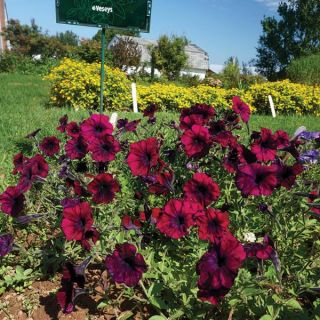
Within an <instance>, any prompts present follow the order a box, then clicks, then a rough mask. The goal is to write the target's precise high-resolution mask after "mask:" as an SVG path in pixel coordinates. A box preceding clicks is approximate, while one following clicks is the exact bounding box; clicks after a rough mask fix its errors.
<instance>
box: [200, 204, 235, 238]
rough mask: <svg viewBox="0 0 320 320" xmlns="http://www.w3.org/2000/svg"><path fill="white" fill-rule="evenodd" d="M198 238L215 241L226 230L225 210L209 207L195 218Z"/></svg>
mask: <svg viewBox="0 0 320 320" xmlns="http://www.w3.org/2000/svg"><path fill="white" fill-rule="evenodd" d="M197 225H198V226H199V230H198V231H199V238H200V239H201V240H209V241H210V242H215V241H216V240H218V239H219V238H221V237H222V236H224V235H225V234H226V233H227V231H228V225H229V216H228V213H227V212H222V211H220V210H217V209H212V208H209V209H207V210H206V211H205V212H204V214H203V215H199V216H198V218H197Z"/></svg>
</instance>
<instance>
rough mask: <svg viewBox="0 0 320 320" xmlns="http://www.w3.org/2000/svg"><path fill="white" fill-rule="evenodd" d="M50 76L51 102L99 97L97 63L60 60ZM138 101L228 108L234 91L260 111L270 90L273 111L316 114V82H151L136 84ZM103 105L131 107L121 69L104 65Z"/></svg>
mask: <svg viewBox="0 0 320 320" xmlns="http://www.w3.org/2000/svg"><path fill="white" fill-rule="evenodd" d="M46 79H49V80H50V81H52V88H51V102H52V103H53V104H54V105H56V106H71V107H73V108H75V109H84V108H92V109H96V110H97V109H98V107H99V97H100V64H99V63H91V64H89V63H86V62H79V61H74V60H71V59H67V58H66V59H63V60H62V62H61V64H60V65H59V66H58V67H56V68H54V69H52V71H51V73H50V74H49V75H48V76H47V77H46ZM137 89H138V105H139V109H140V110H144V109H145V108H146V107H147V106H148V105H149V104H150V103H155V104H157V105H158V106H159V108H160V110H163V111H165V110H171V111H174V110H176V111H177V110H179V109H181V108H186V107H190V106H191V105H192V104H195V103H206V104H210V105H213V106H214V107H216V108H223V109H225V108H229V107H230V106H231V105H232V97H233V96H235V95H238V96H240V97H241V99H242V100H244V101H245V102H246V103H247V104H248V105H249V106H250V107H251V109H252V111H256V112H258V113H267V114H269V113H270V106H269V101H268V95H271V96H272V98H273V101H274V104H275V108H276V111H277V113H280V114H287V113H288V114H289V113H290V114H313V115H318V116H320V87H319V86H315V87H313V86H308V85H303V84H297V83H291V82H290V81H289V80H284V81H278V82H265V83H261V84H254V85H252V86H251V87H250V88H249V89H248V90H246V91H244V90H240V89H229V90H226V89H223V88H219V87H217V88H215V87H210V86H208V85H199V86H197V87H190V88H185V87H179V86H177V85H175V84H161V83H155V84H152V85H150V86H140V85H138V86H137ZM104 94H105V97H106V98H105V106H104V107H105V108H106V109H109V110H110V109H112V110H119V111H120V110H127V111H129V110H131V106H132V101H131V86H130V81H129V80H128V79H127V77H126V75H125V73H124V72H122V71H120V70H119V69H111V68H109V67H106V80H105V91H104Z"/></svg>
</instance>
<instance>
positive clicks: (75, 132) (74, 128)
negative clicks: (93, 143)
mask: <svg viewBox="0 0 320 320" xmlns="http://www.w3.org/2000/svg"><path fill="white" fill-rule="evenodd" d="M66 131H67V135H68V136H69V137H72V138H78V137H79V135H80V132H81V130H80V127H79V125H78V124H77V123H76V122H74V121H73V122H70V123H69V124H68V125H67V126H66Z"/></svg>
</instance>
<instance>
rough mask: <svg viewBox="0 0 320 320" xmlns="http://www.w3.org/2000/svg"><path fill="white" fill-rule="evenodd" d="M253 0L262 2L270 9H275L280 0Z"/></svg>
mask: <svg viewBox="0 0 320 320" xmlns="http://www.w3.org/2000/svg"><path fill="white" fill-rule="evenodd" d="M255 1H257V2H260V3H263V4H264V5H266V6H267V7H268V8H270V9H272V10H276V9H277V8H278V6H279V3H280V2H281V0H255Z"/></svg>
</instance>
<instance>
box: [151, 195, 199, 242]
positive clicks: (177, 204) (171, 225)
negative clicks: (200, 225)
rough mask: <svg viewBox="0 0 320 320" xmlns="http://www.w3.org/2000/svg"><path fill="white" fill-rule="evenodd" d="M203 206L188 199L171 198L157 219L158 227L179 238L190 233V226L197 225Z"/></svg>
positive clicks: (174, 237)
mask: <svg viewBox="0 0 320 320" xmlns="http://www.w3.org/2000/svg"><path fill="white" fill-rule="evenodd" d="M200 213H202V207H201V206H200V205H199V204H197V203H194V202H191V201H188V200H180V199H171V200H169V201H168V202H167V204H166V205H165V206H164V208H163V211H162V212H161V215H160V217H159V218H158V219H157V228H158V229H159V230H160V232H162V233H164V234H165V235H166V236H168V237H170V238H173V239H179V238H182V237H184V236H187V235H188V234H189V228H190V227H191V226H193V225H195V220H196V217H197V215H198V214H200Z"/></svg>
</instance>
